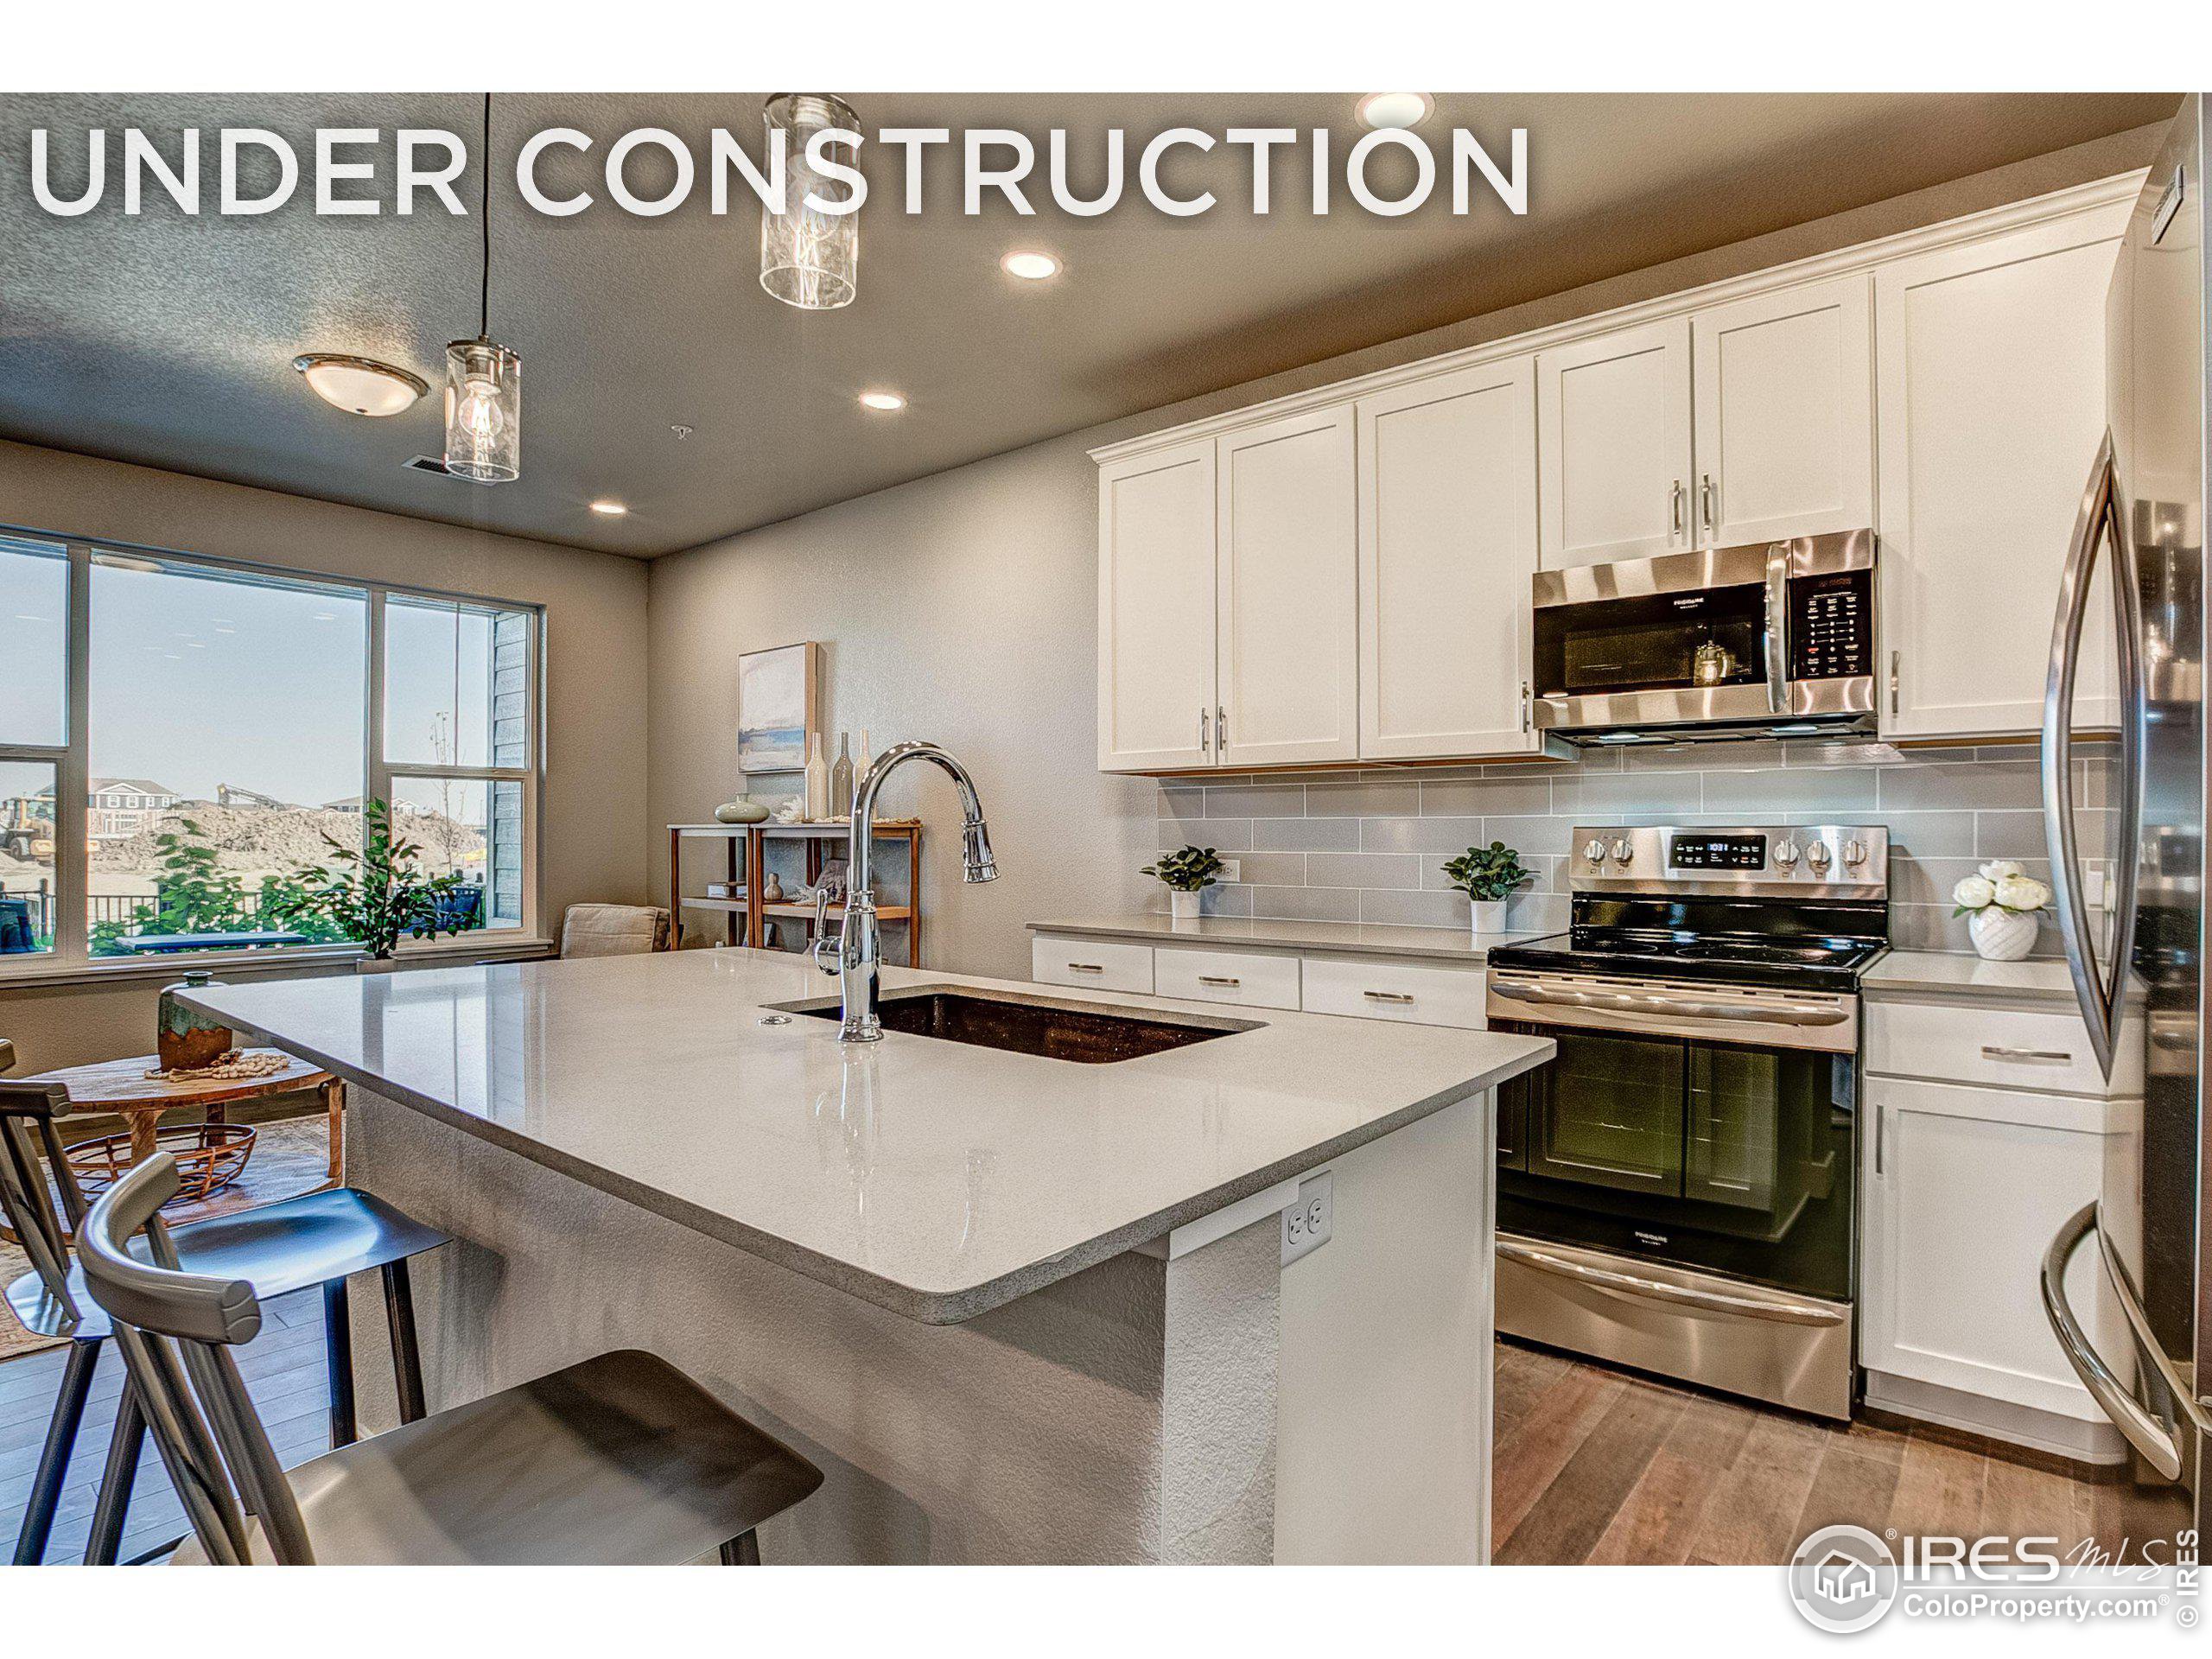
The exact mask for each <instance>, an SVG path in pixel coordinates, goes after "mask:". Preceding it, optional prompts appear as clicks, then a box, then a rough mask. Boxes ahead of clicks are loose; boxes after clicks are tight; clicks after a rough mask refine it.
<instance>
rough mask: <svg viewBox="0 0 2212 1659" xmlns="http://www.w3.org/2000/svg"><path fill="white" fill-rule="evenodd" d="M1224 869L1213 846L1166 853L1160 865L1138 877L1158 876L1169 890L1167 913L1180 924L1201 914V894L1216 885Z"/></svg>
mask: <svg viewBox="0 0 2212 1659" xmlns="http://www.w3.org/2000/svg"><path fill="white" fill-rule="evenodd" d="M1221 868H1222V866H1221V860H1220V859H1219V858H1217V857H1216V856H1215V855H1214V850H1213V849H1212V848H1211V847H1179V848H1177V849H1175V850H1174V851H1173V852H1172V853H1162V854H1161V855H1160V858H1159V861H1157V862H1156V863H1152V864H1147V865H1146V866H1145V867H1144V868H1142V869H1141V870H1140V871H1138V872H1137V874H1140V875H1150V876H1156V877H1158V878H1159V880H1160V884H1161V885H1162V886H1163V887H1166V889H1167V913H1168V914H1169V915H1170V916H1173V918H1175V919H1176V920H1177V921H1189V920H1191V919H1192V918H1195V917H1196V916H1197V915H1198V895H1199V894H1200V893H1204V892H1205V890H1206V889H1207V888H1208V887H1211V886H1213V879H1214V877H1215V876H1217V875H1218V874H1220V873H1221Z"/></svg>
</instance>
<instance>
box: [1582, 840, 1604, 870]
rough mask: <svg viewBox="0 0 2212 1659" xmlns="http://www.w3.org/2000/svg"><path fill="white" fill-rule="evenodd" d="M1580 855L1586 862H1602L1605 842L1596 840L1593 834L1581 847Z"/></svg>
mask: <svg viewBox="0 0 2212 1659" xmlns="http://www.w3.org/2000/svg"><path fill="white" fill-rule="evenodd" d="M1582 856H1583V859H1584V860H1585V861H1586V862H1588V863H1592V864H1602V863H1604V862H1605V842H1602V841H1599V840H1598V839H1597V838H1596V837H1595V836H1592V838H1591V839H1590V841H1589V842H1587V843H1586V844H1585V845H1584V847H1583V849H1582Z"/></svg>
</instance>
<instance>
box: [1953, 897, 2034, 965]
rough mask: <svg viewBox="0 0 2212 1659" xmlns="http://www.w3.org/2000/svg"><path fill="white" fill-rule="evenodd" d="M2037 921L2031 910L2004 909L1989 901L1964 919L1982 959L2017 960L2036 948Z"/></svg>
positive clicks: (1976, 951)
mask: <svg viewBox="0 0 2212 1659" xmlns="http://www.w3.org/2000/svg"><path fill="white" fill-rule="evenodd" d="M1967 932H1968V933H1969V934H1971V935H1972V936H1973V938H1974V951H1975V953H1976V954H1977V955H1979V956H1980V957H1981V958H1982V960H1983V961H1985V962H2018V961H2019V960H2020V958H2021V957H2024V956H2026V955H2027V954H2028V952H2029V951H2031V950H2034V949H2035V948H2036V933H2037V921H2036V916H2035V912H2033V911H2022V910H2006V909H2005V908H2003V907H2002V906H1998V905H1990V906H1986V908H1984V909H1981V910H1977V911H1976V912H1974V914H1973V916H1972V917H1970V918H1968V919H1967Z"/></svg>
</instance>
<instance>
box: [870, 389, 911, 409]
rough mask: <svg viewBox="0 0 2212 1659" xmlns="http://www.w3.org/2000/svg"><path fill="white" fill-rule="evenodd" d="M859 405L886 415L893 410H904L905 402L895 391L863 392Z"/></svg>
mask: <svg viewBox="0 0 2212 1659" xmlns="http://www.w3.org/2000/svg"><path fill="white" fill-rule="evenodd" d="M861 406H862V407H863V408H866V409H874V410H881V411H882V412H883V413H884V414H887V415H888V414H889V413H891V412H892V411H893V410H899V409H904V408H906V399H905V398H904V397H900V396H899V394H898V393H897V392H895V391H864V392H862V393H861Z"/></svg>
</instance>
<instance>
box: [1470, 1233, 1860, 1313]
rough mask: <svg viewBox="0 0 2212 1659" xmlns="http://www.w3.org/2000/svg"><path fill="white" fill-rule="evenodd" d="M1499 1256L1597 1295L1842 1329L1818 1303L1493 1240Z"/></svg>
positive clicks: (1836, 1310)
mask: <svg viewBox="0 0 2212 1659" xmlns="http://www.w3.org/2000/svg"><path fill="white" fill-rule="evenodd" d="M1497 1253H1498V1255H1500V1256H1502V1257H1503V1258H1504V1259H1505V1260H1506V1261H1508V1262H1519V1263H1521V1264H1522V1266H1523V1267H1529V1268H1535V1270H1536V1271H1537V1272H1539V1273H1548V1274H1553V1275H1554V1276H1555V1277H1558V1278H1560V1279H1573V1280H1578V1281H1580V1282H1582V1283H1583V1284H1586V1285H1591V1286H1594V1287H1596V1288H1598V1289H1599V1290H1610V1291H1613V1292H1615V1293H1617V1294H1621V1295H1624V1296H1640V1297H1644V1298H1647V1299H1649V1300H1652V1301H1656V1302H1672V1303H1675V1305H1677V1306H1681V1307H1700V1308H1704V1309H1706V1310H1707V1311H1708V1312H1711V1313H1740V1314H1742V1315H1743V1316H1744V1317H1745V1318H1746V1319H1767V1320H1771V1321H1773V1322H1774V1323H1776V1324H1778V1325H1841V1324H1842V1323H1843V1321H1844V1314H1843V1312H1842V1310H1840V1309H1839V1308H1834V1307H1823V1306H1821V1305H1819V1304H1818V1303H1816V1302H1800V1301H1796V1300H1791V1299H1789V1298H1788V1297H1784V1296H1775V1297H1765V1296H1731V1295H1728V1294H1725V1293H1723V1292H1720V1291H1717V1290H1700V1289H1698V1288H1696V1287H1693V1286H1689V1285H1669V1284H1666V1283H1663V1282H1662V1281H1659V1280H1657V1279H1646V1278H1643V1277H1642V1276H1641V1275H1639V1274H1633V1273H1619V1272H1616V1271H1615V1270H1613V1269H1612V1268H1595V1267H1592V1266H1590V1265H1589V1264H1588V1263H1587V1262H1571V1261H1569V1260H1568V1259H1567V1257H1565V1256H1562V1255H1552V1254H1551V1253H1550V1252H1549V1251H1548V1250H1539V1249H1535V1248H1533V1247H1532V1246H1529V1245H1527V1244H1523V1243H1521V1241H1520V1240H1518V1239H1515V1238H1501V1239H1499V1240H1498V1241H1497Z"/></svg>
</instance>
